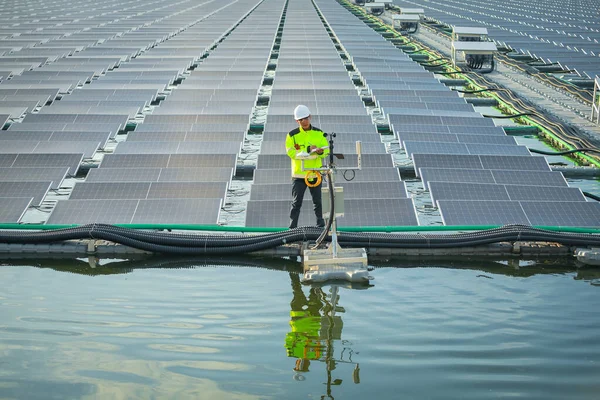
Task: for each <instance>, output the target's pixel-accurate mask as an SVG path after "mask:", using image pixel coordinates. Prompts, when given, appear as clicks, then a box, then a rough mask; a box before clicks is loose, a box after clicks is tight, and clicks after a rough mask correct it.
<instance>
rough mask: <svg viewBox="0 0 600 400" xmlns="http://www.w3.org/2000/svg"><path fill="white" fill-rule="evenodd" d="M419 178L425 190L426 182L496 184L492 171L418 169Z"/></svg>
mask: <svg viewBox="0 0 600 400" xmlns="http://www.w3.org/2000/svg"><path fill="white" fill-rule="evenodd" d="M419 176H420V177H421V181H422V182H423V187H424V188H425V189H426V190H428V189H427V188H428V186H427V183H428V182H462V183H497V182H495V181H494V176H493V175H492V171H488V170H484V169H473V170H471V169H458V168H420V169H419Z"/></svg>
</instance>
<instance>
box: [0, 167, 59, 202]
mask: <svg viewBox="0 0 600 400" xmlns="http://www.w3.org/2000/svg"><path fill="white" fill-rule="evenodd" d="M1 179H2V175H1V173H0V198H8V197H11V198H18V197H20V198H33V201H32V203H31V204H33V205H39V204H40V203H41V202H42V200H43V199H44V197H45V196H46V194H47V193H48V190H50V187H51V183H52V182H49V181H47V182H2V181H1Z"/></svg>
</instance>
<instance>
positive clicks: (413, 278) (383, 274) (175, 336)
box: [0, 261, 600, 400]
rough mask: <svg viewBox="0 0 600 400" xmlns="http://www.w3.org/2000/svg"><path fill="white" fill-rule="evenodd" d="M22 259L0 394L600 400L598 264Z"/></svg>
mask: <svg viewBox="0 0 600 400" xmlns="http://www.w3.org/2000/svg"><path fill="white" fill-rule="evenodd" d="M27 264H29V265H32V262H31V261H29V262H14V261H10V262H5V263H4V264H2V262H0V280H1V282H2V287H1V288H0V318H1V319H0V398H1V399H27V400H35V399H320V398H335V399H499V398H524V399H598V398H599V393H600V379H598V378H599V377H600V335H599V334H598V332H599V331H600V287H599V286H596V285H600V270H597V269H582V270H577V269H576V268H575V267H573V266H561V265H560V264H558V265H557V264H553V265H549V264H545V265H543V264H537V265H535V264H533V265H529V266H524V265H522V266H520V267H516V266H515V265H511V266H509V265H506V264H503V263H492V262H489V261H487V262H484V261H482V262H471V263H469V264H466V263H463V264H457V265H451V264H450V263H444V262H439V263H437V264H432V265H430V266H425V265H421V266H419V267H416V266H414V265H415V264H411V263H410V262H403V263H402V264H403V265H399V263H395V264H394V263H390V264H387V265H386V266H385V267H380V268H376V269H375V270H374V271H373V272H372V275H374V276H375V280H374V281H373V286H372V287H369V288H367V289H362V290H361V289H351V288H345V287H332V286H325V287H321V288H319V287H310V286H302V285H300V284H299V280H298V274H297V273H295V272H289V270H294V269H295V268H296V266H295V265H293V264H290V263H287V264H280V265H273V264H272V263H271V265H270V266H269V268H271V269H266V268H257V267H240V266H224V265H212V266H211V265H205V264H202V263H194V262H188V263H185V262H184V263H179V264H177V265H179V266H185V265H188V266H189V267H190V268H140V266H149V265H152V263H149V264H148V263H142V264H137V263H132V262H128V263H124V264H120V266H118V267H117V266H115V267H111V266H100V267H96V268H95V269H92V268H90V267H88V266H87V263H85V262H83V261H74V262H73V261H71V262H69V261H65V262H54V263H49V262H40V263H38V265H37V266H28V265H27ZM112 265H117V264H112ZM194 265H196V266H194ZM238 265H239V264H238ZM264 266H266V265H264ZM278 267H281V268H282V269H277V268H278ZM285 269H287V270H288V271H286V270H285ZM67 271H70V272H67ZM73 272H76V273H73ZM117 272H121V273H117ZM86 274H89V275H86ZM336 292H337V297H336V296H335V293H336ZM332 293H333V294H334V296H333V298H332ZM291 312H292V314H293V316H290V314H291ZM295 369H296V370H298V371H295ZM328 396H330V397H328Z"/></svg>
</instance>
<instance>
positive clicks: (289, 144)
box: [285, 126, 329, 178]
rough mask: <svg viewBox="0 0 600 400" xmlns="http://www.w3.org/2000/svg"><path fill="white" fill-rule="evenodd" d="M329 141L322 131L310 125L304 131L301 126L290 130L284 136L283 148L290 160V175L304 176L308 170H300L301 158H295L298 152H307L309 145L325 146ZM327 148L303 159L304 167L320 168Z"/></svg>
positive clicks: (327, 151)
mask: <svg viewBox="0 0 600 400" xmlns="http://www.w3.org/2000/svg"><path fill="white" fill-rule="evenodd" d="M328 145H329V143H328V142H327V138H326V137H324V136H323V131H322V130H320V129H319V128H315V127H314V126H311V127H310V129H309V130H307V131H305V130H304V129H302V127H300V126H299V127H298V128H296V129H293V130H291V131H290V133H288V134H287V136H286V138H285V148H286V152H287V155H288V157H289V158H291V160H292V177H293V178H304V177H305V176H306V174H307V173H308V171H302V160H299V159H297V158H296V155H297V154H298V153H300V152H306V153H308V149H309V148H310V146H317V147H326V146H328ZM328 154H329V149H325V150H324V151H323V154H316V153H313V155H311V157H310V158H309V159H304V169H311V168H321V167H322V165H323V162H322V161H321V160H322V159H323V158H325V157H327V155H328Z"/></svg>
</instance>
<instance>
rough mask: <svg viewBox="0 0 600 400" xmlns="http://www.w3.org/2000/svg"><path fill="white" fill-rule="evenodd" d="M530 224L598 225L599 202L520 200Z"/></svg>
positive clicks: (599, 224)
mask: <svg viewBox="0 0 600 400" xmlns="http://www.w3.org/2000/svg"><path fill="white" fill-rule="evenodd" d="M520 204H521V206H522V207H523V210H524V211H525V214H526V215H527V217H528V218H529V221H530V222H531V225H543V226H544V225H545V226H581V227H591V228H598V226H600V203H598V202H591V201H590V202H583V201H564V202H537V201H522V202H520Z"/></svg>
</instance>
